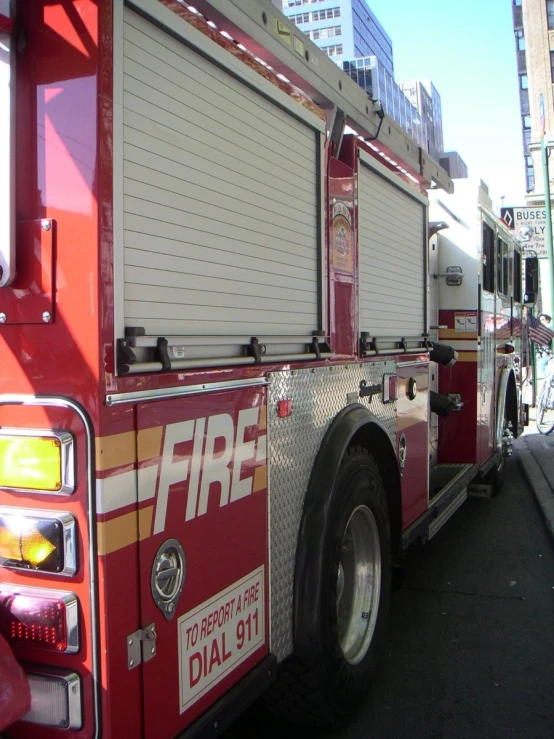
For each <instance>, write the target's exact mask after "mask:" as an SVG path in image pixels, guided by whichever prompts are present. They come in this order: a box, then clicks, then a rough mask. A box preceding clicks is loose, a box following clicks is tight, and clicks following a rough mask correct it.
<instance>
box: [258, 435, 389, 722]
mask: <svg viewBox="0 0 554 739" xmlns="http://www.w3.org/2000/svg"><path fill="white" fill-rule="evenodd" d="M335 493H336V494H335ZM331 500H332V507H331V510H330V512H329V521H331V522H332V525H331V526H330V527H329V529H328V531H327V534H326V535H325V539H324V542H323V560H322V561H323V567H322V572H321V601H320V607H319V614H318V631H319V633H318V634H314V644H317V645H318V646H319V648H315V649H314V650H313V651H314V652H317V653H314V654H313V655H310V656H309V657H304V656H303V657H302V658H301V657H298V656H292V657H291V658H289V659H288V660H286V661H285V663H284V664H283V666H282V668H281V674H280V677H279V678H278V680H277V681H276V683H274V684H273V686H272V687H271V689H270V692H269V694H268V702H269V704H270V706H271V708H272V709H273V710H274V711H275V712H277V713H279V715H281V716H282V717H283V718H287V719H289V720H293V721H296V722H297V723H302V724H309V725H312V726H325V727H339V726H341V725H343V724H344V723H345V721H346V720H347V719H348V718H349V717H350V715H351V714H352V713H353V712H354V711H355V710H356V708H357V707H358V706H359V704H360V703H361V702H362V701H363V700H364V699H365V698H366V696H367V692H368V688H369V685H370V679H371V676H372V674H373V672H374V670H375V667H376V664H377V658H378V655H379V651H380V648H381V647H382V645H383V642H384V637H385V632H386V625H387V618H388V611H389V603H390V593H391V544H390V529H389V519H388V511H387V504H386V495H385V489H384V486H383V481H382V479H381V475H380V473H379V469H378V467H377V465H376V463H375V460H374V459H373V457H372V456H371V455H369V454H368V453H367V451H365V450H364V449H362V448H361V447H351V448H349V449H348V450H347V452H346V454H345V457H344V459H343V461H342V464H341V467H340V470H339V473H338V477H337V482H336V486H335V491H334V493H333V495H332V498H331Z"/></svg>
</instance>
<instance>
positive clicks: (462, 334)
mask: <svg viewBox="0 0 554 739" xmlns="http://www.w3.org/2000/svg"><path fill="white" fill-rule="evenodd" d="M477 338H478V336H477V331H455V330H454V329H453V328H447V329H444V328H443V329H442V330H440V331H439V339H477Z"/></svg>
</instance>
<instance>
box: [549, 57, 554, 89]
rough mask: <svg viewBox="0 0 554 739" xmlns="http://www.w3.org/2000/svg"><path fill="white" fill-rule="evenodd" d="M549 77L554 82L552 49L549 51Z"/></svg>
mask: <svg viewBox="0 0 554 739" xmlns="http://www.w3.org/2000/svg"><path fill="white" fill-rule="evenodd" d="M550 79H551V80H552V82H554V51H551V52H550Z"/></svg>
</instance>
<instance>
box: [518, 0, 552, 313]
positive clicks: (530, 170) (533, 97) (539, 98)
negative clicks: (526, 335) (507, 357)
mask: <svg viewBox="0 0 554 739" xmlns="http://www.w3.org/2000/svg"><path fill="white" fill-rule="evenodd" d="M512 6H513V8H512V12H513V21H514V33H515V42H516V55H517V72H518V79H519V99H520V114H521V129H522V136H523V155H524V157H525V173H526V180H527V182H526V185H527V196H526V199H527V205H528V206H529V208H541V207H542V206H543V205H544V202H545V200H544V192H545V188H544V177H543V166H542V155H541V139H542V137H543V135H544V136H545V138H546V140H547V141H548V142H552V141H553V140H554V96H553V89H554V0H512ZM550 148H551V147H550ZM553 161H554V157H552V156H551V157H550V181H551V183H552V178H553V177H554V164H553ZM552 190H554V188H553V187H552V184H551V191H552ZM540 267H541V282H542V287H543V305H550V295H551V291H552V289H553V288H554V286H552V285H551V280H550V270H549V269H548V260H547V259H541V260H540Z"/></svg>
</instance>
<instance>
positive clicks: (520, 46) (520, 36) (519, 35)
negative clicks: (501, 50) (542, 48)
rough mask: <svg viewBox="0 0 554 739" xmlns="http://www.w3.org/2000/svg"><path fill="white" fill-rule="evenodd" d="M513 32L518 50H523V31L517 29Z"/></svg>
mask: <svg viewBox="0 0 554 739" xmlns="http://www.w3.org/2000/svg"><path fill="white" fill-rule="evenodd" d="M515 34H516V44H517V48H518V51H525V37H524V35H523V31H522V30H517V31H516V32H515Z"/></svg>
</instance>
